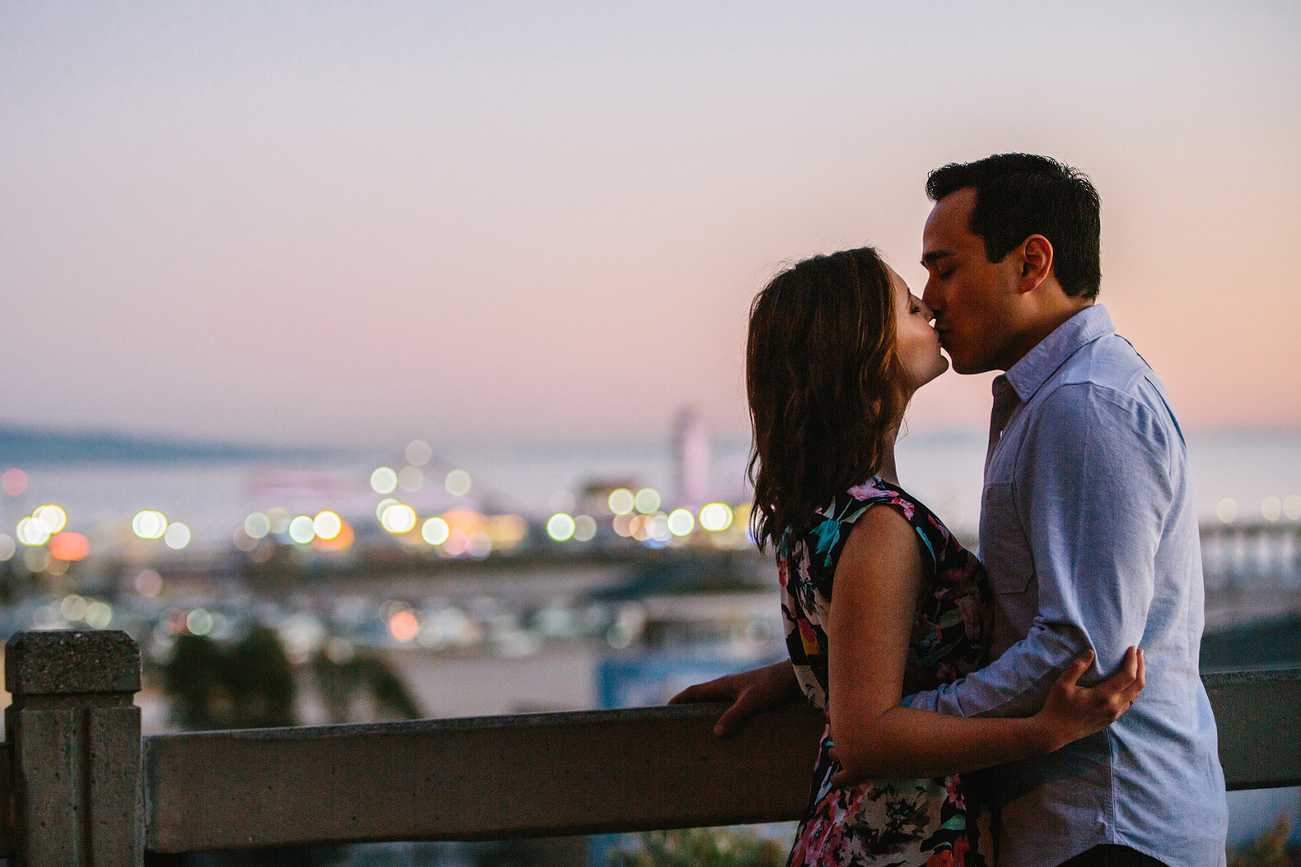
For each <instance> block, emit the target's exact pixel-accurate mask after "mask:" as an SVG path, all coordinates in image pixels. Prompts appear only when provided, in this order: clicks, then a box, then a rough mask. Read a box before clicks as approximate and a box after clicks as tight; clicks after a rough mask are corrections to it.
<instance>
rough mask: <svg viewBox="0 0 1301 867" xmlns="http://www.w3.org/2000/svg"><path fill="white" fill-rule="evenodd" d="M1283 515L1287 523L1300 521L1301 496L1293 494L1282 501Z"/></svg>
mask: <svg viewBox="0 0 1301 867" xmlns="http://www.w3.org/2000/svg"><path fill="white" fill-rule="evenodd" d="M1283 514H1284V515H1287V519H1288V520H1289V521H1301V495H1298V494H1293V495H1292V496H1290V497H1288V498H1287V499H1286V500H1284V501H1283Z"/></svg>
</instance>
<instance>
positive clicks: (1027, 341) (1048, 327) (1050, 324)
mask: <svg viewBox="0 0 1301 867" xmlns="http://www.w3.org/2000/svg"><path fill="white" fill-rule="evenodd" d="M1093 304H1094V301H1093V299H1092V298H1088V299H1083V298H1072V297H1070V296H1062V302H1061V303H1053V304H1051V305H1048V306H1045V307H1044V308H1042V309H1039V310H1036V311H1035V314H1034V315H1033V316H1032V317H1031V318H1030V319H1029V320H1028V322H1027V324H1026V327H1024V328H1022V329H1020V330H1019V333H1018V334H1017V338H1016V340H1015V341H1014V342H1013V344H1012V352H1010V353H1009V354H1008V356H1007V357H1005V358H1004V359H1003V362H1004V363H1003V364H1001V365H1000V368H1001V369H1002V370H1008V369H1009V368H1011V367H1012V365H1014V364H1016V363H1017V362H1018V361H1020V360H1021V359H1022V358H1025V357H1026V355H1028V354H1029V352H1030V350H1032V349H1034V348H1035V347H1036V346H1038V345H1039V344H1040V343H1043V341H1044V338H1046V337H1047V336H1048V335H1049V334H1052V333H1053V332H1054V331H1056V330H1057V329H1058V328H1060V327H1062V325H1064V324H1065V323H1066V322H1067V321H1069V320H1070V319H1071V317H1073V316H1075V314H1077V313H1079V312H1080V311H1081V310H1085V309H1087V308H1089V307H1092V306H1093Z"/></svg>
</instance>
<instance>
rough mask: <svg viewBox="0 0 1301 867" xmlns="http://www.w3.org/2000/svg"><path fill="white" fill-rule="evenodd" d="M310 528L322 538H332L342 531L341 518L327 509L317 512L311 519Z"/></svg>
mask: <svg viewBox="0 0 1301 867" xmlns="http://www.w3.org/2000/svg"><path fill="white" fill-rule="evenodd" d="M312 530H313V531H314V532H315V533H316V535H317V536H319V537H320V538H322V539H333V538H334V537H335V536H337V535H339V533H340V532H342V530H343V519H342V518H340V517H339V516H338V515H337V514H336V513H334V512H331V511H329V510H326V511H324V512H318V513H317V515H316V517H315V518H313V519H312Z"/></svg>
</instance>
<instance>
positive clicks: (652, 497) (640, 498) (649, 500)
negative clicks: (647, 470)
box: [633, 488, 660, 515]
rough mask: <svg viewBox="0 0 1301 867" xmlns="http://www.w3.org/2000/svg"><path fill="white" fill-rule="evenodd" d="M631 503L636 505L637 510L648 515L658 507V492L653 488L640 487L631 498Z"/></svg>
mask: <svg viewBox="0 0 1301 867" xmlns="http://www.w3.org/2000/svg"><path fill="white" fill-rule="evenodd" d="M633 504H634V505H635V506H636V507H637V511H639V512H641V513H642V514H643V515H649V514H650V513H651V512H654V511H655V510H656V509H658V508H659V507H660V492H659V491H657V490H655V489H654V488H642V489H641V490H640V491H638V492H637V496H636V497H634V498H633Z"/></svg>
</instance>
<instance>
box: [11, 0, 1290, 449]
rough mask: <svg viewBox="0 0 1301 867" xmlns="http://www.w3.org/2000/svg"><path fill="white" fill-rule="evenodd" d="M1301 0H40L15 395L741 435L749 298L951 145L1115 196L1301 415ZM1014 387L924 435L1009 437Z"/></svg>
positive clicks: (1117, 236)
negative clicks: (679, 419) (1076, 172)
mask: <svg viewBox="0 0 1301 867" xmlns="http://www.w3.org/2000/svg"><path fill="white" fill-rule="evenodd" d="M1298 46H1301V5H1298V4H1296V3H1294V2H1261V3H1252V4H1246V5H1242V4H1218V3H1216V4H1213V3H1188V2H1180V3H1175V2H1170V3H1134V2H1124V3H1120V2H1117V3H1091V4H1087V5H1081V4H1078V3H1037V4H1016V3H1000V4H981V3H958V2H952V3H942V2H934V3H929V2H897V3H896V2H876V3H869V2H854V3H848V2H846V3H820V2H813V3H809V2H799V3H796V2H791V3H721V2H719V3H710V2H705V3H700V2H681V3H673V2H647V3H632V2H629V3H569V2H563V3H562V2H552V3H541V2H537V3H495V2H489V3H460V4H450V3H428V2H411V3H370V2H367V3H362V2H353V3H334V2H323V3H312V4H298V3H294V4H290V3H281V4H265V3H197V2H195V3H186V2H172V3H156V4H140V3H98V2H85V3H9V4H5V7H4V9H3V10H2V11H0V293H2V294H0V297H3V306H2V307H0V313H2V314H3V320H2V321H3V332H2V336H0V365H3V369H4V371H5V375H4V376H3V378H0V424H32V425H57V426H61V427H69V426H77V427H98V428H106V429H115V430H127V431H133V432H147V433H163V434H181V435H187V436H188V435H197V436H203V437H208V438H217V439H237V440H246V441H266V442H305V443H322V444H349V445H352V444H355V445H373V444H385V443H391V442H396V441H405V438H409V437H411V436H424V437H425V438H427V439H429V440H430V441H431V442H435V443H442V442H448V443H455V442H466V441H484V440H492V441H502V442H510V441H521V440H530V439H545V440H552V441H557V440H568V439H588V438H602V437H652V436H660V435H663V434H665V433H666V432H667V431H668V430H669V428H670V424H671V420H672V417H673V415H674V413H675V412H676V411H677V410H678V408H680V407H681V406H683V405H687V404H693V405H695V406H697V407H699V408H700V410H701V411H702V413H703V414H704V416H705V417H706V419H707V420H708V422H709V424H710V425H711V427H712V428H713V429H714V430H715V431H716V432H718V433H720V434H736V433H743V432H744V431H745V429H746V416H745V405H744V393H743V387H742V382H743V379H742V376H743V369H742V367H743V359H742V349H743V345H744V334H745V319H746V314H747V309H748V304H749V300H750V298H751V297H752V296H753V294H754V293H755V292H756V291H757V290H758V289H759V288H760V287H761V286H762V284H763V283H764V282H765V281H766V279H767V278H769V277H770V276H771V275H772V274H773V273H774V271H775V270H776V269H778V268H779V267H781V265H782V264H783V263H786V262H790V261H793V260H796V259H799V258H802V257H804V256H807V255H811V254H814V253H818V252H827V251H831V250H834V249H839V248H843V247H848V246H857V245H860V244H864V243H872V244H875V245H878V246H880V247H881V248H882V249H883V251H884V252H885V253H886V255H887V257H888V258H889V260H890V261H891V262H892V264H894V266H895V267H896V268H897V269H898V270H899V271H900V273H902V274H903V275H904V276H905V278H907V279H908V280H909V281H910V282H911V283H912V285H913V287H914V289H915V290H916V291H917V292H918V293H919V294H920V291H921V287H922V282H923V279H922V275H923V273H924V272H923V271H922V269H921V268H920V266H919V265H918V264H917V259H918V257H919V255H920V236H921V227H922V222H923V220H924V219H925V216H926V214H927V212H928V210H929V206H930V205H929V203H928V202H927V200H926V198H925V195H924V192H923V183H924V181H925V176H926V172H927V170H928V169H930V168H933V167H935V166H937V165H940V164H942V163H944V162H948V161H952V160H969V159H974V158H978V157H982V156H985V155H987V154H989V153H993V152H999V151H1008V150H1024V151H1032V152H1039V153H1047V154H1051V155H1054V156H1056V157H1058V158H1060V159H1063V160H1065V161H1067V162H1069V163H1071V164H1073V165H1076V166H1078V167H1080V168H1081V169H1083V170H1084V171H1086V172H1087V173H1088V174H1089V175H1090V176H1091V177H1092V178H1093V180H1094V182H1095V183H1096V185H1097V186H1098V188H1099V190H1100V191H1101V194H1102V200H1103V226H1104V230H1103V274H1104V277H1103V290H1102V296H1101V300H1102V301H1103V302H1104V303H1105V304H1106V305H1107V307H1108V308H1109V310H1110V311H1111V314H1112V318H1113V319H1114V320H1115V321H1116V323H1117V326H1118V329H1119V330H1120V332H1121V333H1122V334H1124V335H1126V336H1127V337H1129V338H1130V339H1131V340H1132V341H1133V342H1134V343H1135V345H1136V346H1137V347H1138V349H1139V351H1140V352H1141V353H1142V354H1143V355H1144V357H1145V358H1147V360H1148V361H1149V362H1150V363H1151V364H1152V365H1153V367H1155V368H1156V370H1157V373H1158V374H1159V375H1160V376H1161V377H1162V378H1163V379H1164V381H1165V383H1166V385H1167V387H1168V389H1169V391H1170V393H1171V395H1172V397H1173V399H1174V401H1175V404H1176V408H1177V409H1178V410H1179V412H1180V414H1181V418H1182V421H1183V422H1184V424H1185V426H1187V427H1189V428H1207V427H1241V426H1265V427H1271V428H1285V429H1301V337H1299V336H1298V330H1299V326H1301V269H1299V268H1298V263H1297V254H1298V250H1299V249H1301V240H1298V239H1301V51H1298ZM987 405H988V377H958V376H956V375H951V374H950V375H946V376H945V377H943V378H942V379H941V380H939V381H938V382H937V383H936V384H934V385H933V386H931V387H929V388H928V389H927V390H926V391H923V392H922V393H921V394H920V395H919V396H918V398H917V401H916V402H915V404H914V407H913V409H912V412H911V416H910V422H911V427H912V429H914V430H933V429H941V428H948V427H962V428H978V427H981V426H982V425H984V423H985V420H986V418H987Z"/></svg>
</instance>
